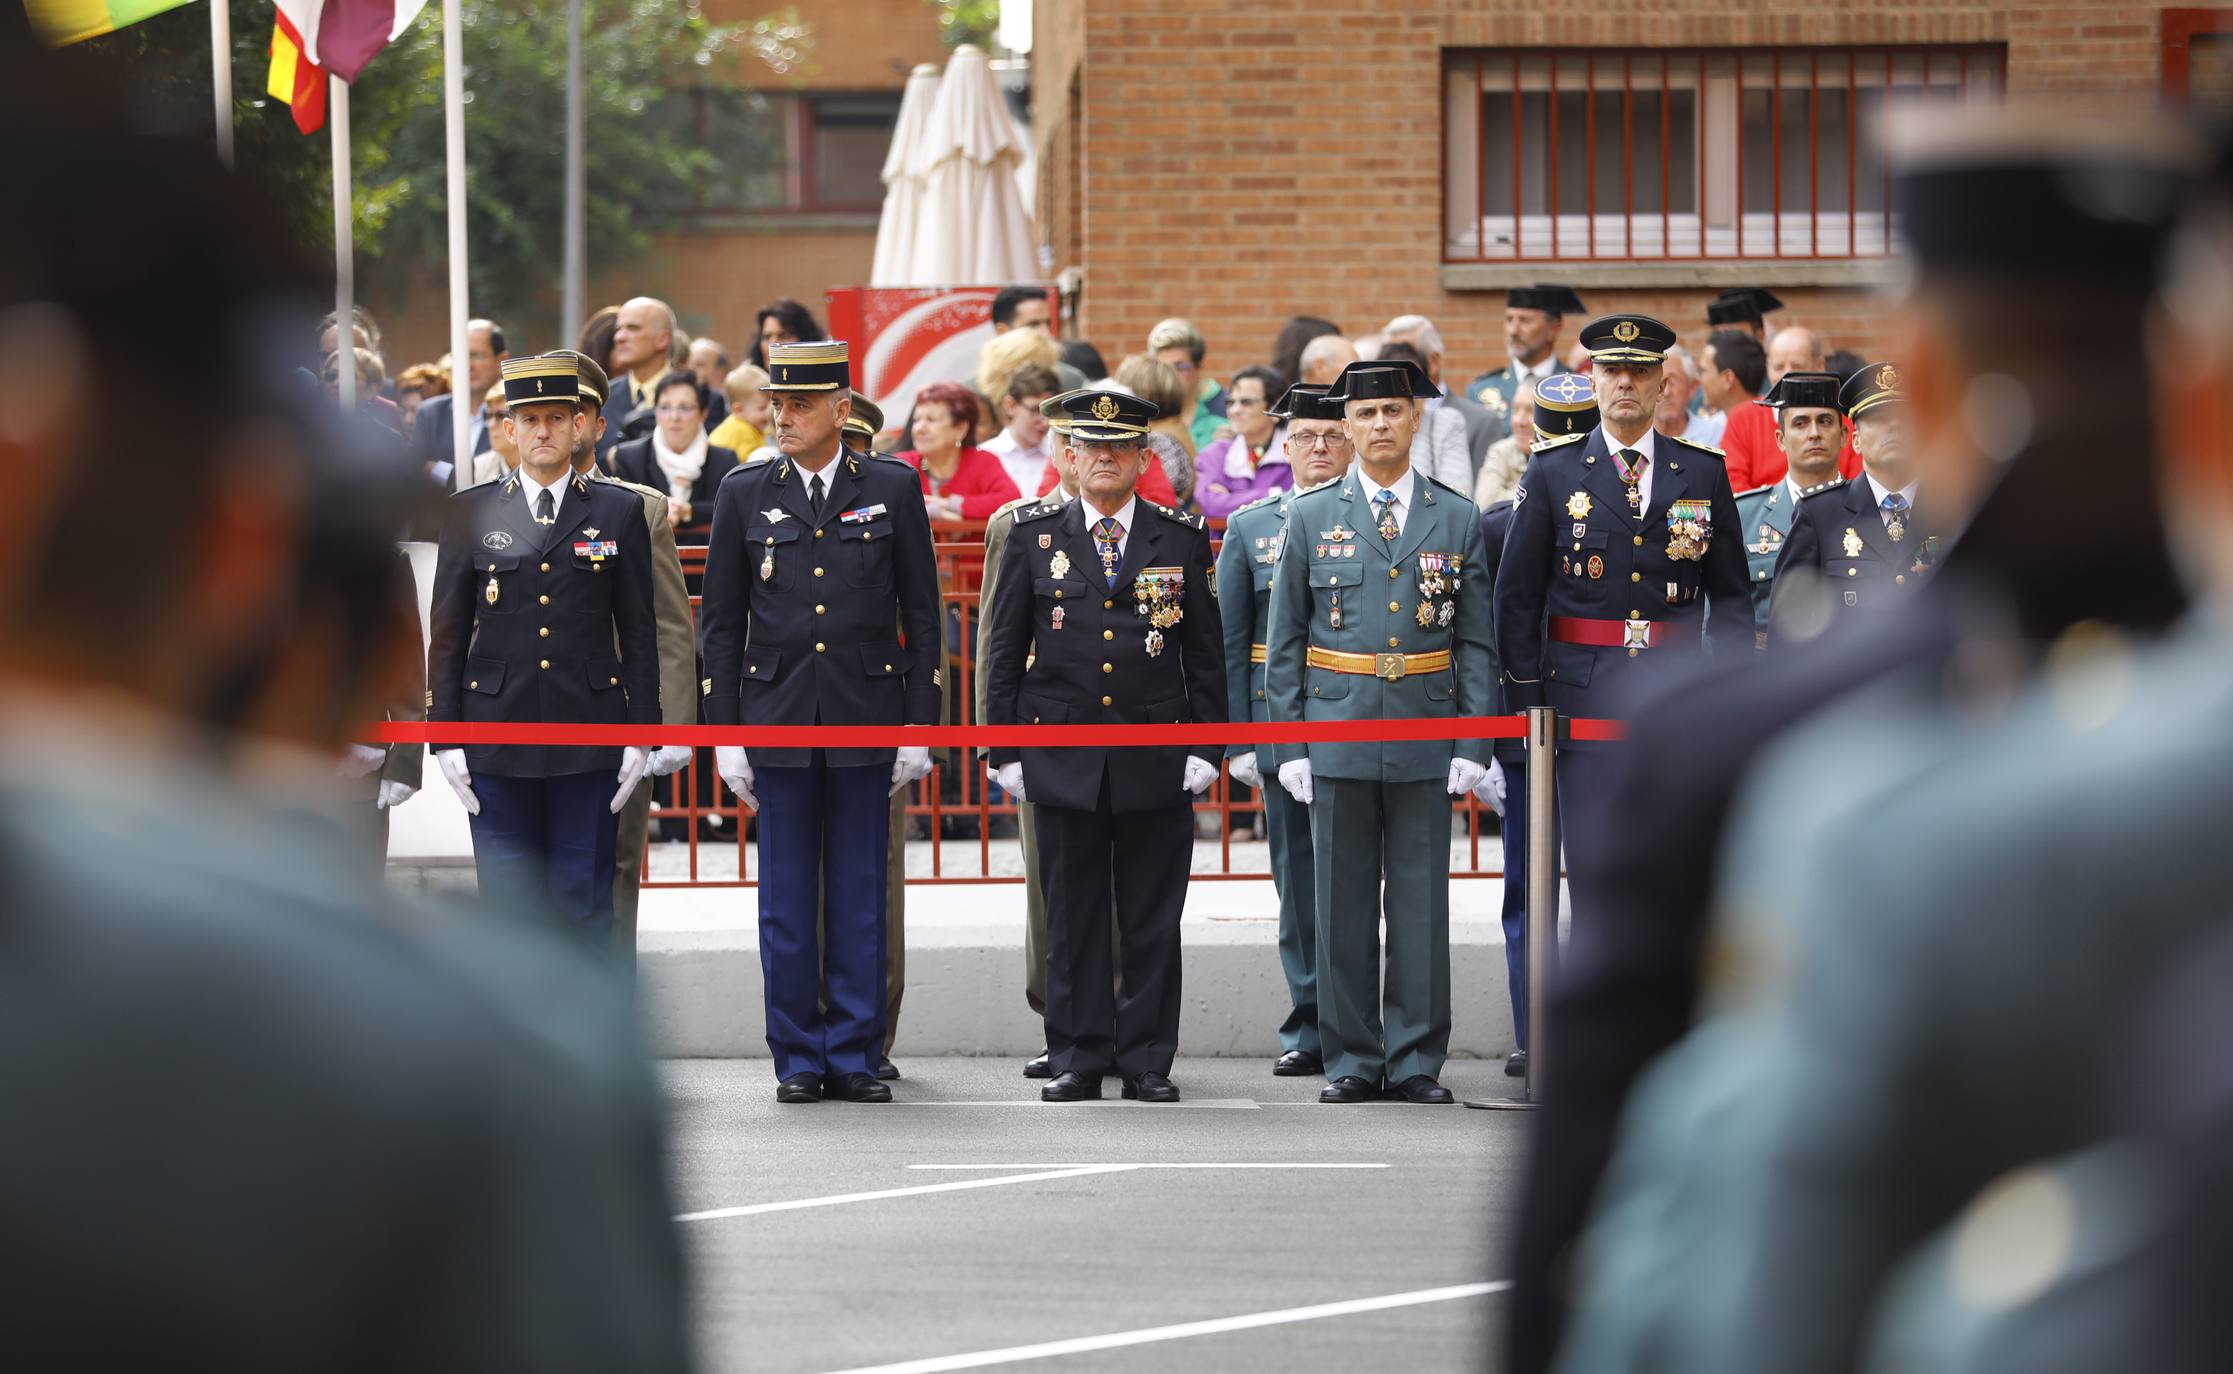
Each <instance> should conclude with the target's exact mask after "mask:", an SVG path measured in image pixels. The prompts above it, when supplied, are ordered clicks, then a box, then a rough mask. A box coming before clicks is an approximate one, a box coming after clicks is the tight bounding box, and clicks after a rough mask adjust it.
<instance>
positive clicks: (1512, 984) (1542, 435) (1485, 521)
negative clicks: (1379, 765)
mask: <svg viewBox="0 0 2233 1374" xmlns="http://www.w3.org/2000/svg"><path fill="white" fill-rule="evenodd" d="M1597 422H1598V415H1597V393H1596V391H1594V390H1593V389H1591V387H1590V384H1589V379H1588V378H1587V377H1584V376H1582V375H1581V374H1580V373H1577V372H1562V373H1559V374H1558V375H1557V376H1555V377H1547V378H1545V379H1544V380H1543V381H1542V382H1540V383H1538V384H1537V386H1536V388H1535V432H1536V436H1537V438H1536V443H1537V444H1538V445H1541V444H1547V443H1555V442H1556V441H1558V440H1560V439H1563V438H1565V437H1566V436H1567V435H1569V434H1588V433H1589V432H1590V431H1591V430H1593V429H1595V428H1597ZM1531 452H1532V451H1531ZM1512 509H1513V507H1512V503H1511V502H1510V501H1498V502H1496V503H1495V504H1493V505H1491V506H1489V507H1488V508H1486V509H1485V510H1483V511H1482V512H1481V539H1482V543H1483V546H1484V552H1485V553H1486V556H1487V557H1488V560H1489V565H1490V567H1492V568H1494V567H1496V566H1497V565H1498V564H1500V563H1502V562H1503V560H1504V539H1505V536H1506V534H1508V533H1509V532H1510V530H1511V527H1512ZM1492 594H1493V589H1492ZM1497 695H1498V698H1499V700H1501V699H1502V697H1503V684H1501V683H1499V684H1498V688H1497ZM1505 709H1510V708H1509V707H1507V708H1505ZM1491 753H1492V756H1493V758H1494V760H1495V764H1494V767H1493V768H1492V770H1491V774H1492V776H1490V777H1488V778H1485V779H1483V780H1482V782H1481V784H1480V785H1479V786H1477V787H1475V788H1474V789H1473V795H1474V796H1475V797H1476V798H1478V799H1479V800H1480V802H1481V804H1482V805H1483V806H1486V807H1489V808H1490V809H1492V810H1494V811H1495V812H1496V813H1497V814H1498V815H1500V816H1502V817H1503V818H1504V821H1503V825H1502V826H1501V827H1500V828H1499V831H1498V835H1497V839H1498V841H1499V843H1500V844H1501V846H1502V848H1503V850H1504V904H1503V910H1502V913H1501V914H1502V920H1503V924H1504V985H1505V989H1506V992H1507V994H1508V995H1509V996H1510V998H1511V1001H1512V1038H1513V1040H1514V1041H1515V1042H1517V1045H1518V1048H1517V1049H1516V1050H1515V1051H1514V1052H1513V1054H1512V1055H1510V1056H1509V1057H1508V1058H1506V1059H1505V1061H1504V1072H1505V1074H1506V1076H1507V1077H1511V1078H1519V1077H1522V1076H1524V1075H1525V1074H1526V1073H1527V1019H1528V1011H1527V999H1528V983H1527V825H1528V806H1527V741H1525V740H1519V739H1500V740H1497V741H1496V742H1495V744H1494V745H1493V746H1492V749H1491ZM1548 823H1549V825H1550V826H1551V828H1552V831H1553V838H1552V842H1551V852H1552V853H1554V854H1555V853H1557V852H1558V841H1557V836H1556V832H1557V829H1558V817H1557V816H1556V815H1555V814H1554V815H1553V816H1551V818H1550V820H1549V822H1548Z"/></svg>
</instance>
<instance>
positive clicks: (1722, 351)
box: [1698, 329, 1787, 491]
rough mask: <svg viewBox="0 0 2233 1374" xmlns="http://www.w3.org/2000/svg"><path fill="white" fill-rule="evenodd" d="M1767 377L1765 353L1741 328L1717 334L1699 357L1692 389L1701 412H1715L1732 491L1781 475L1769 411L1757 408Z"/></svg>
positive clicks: (1781, 462)
mask: <svg viewBox="0 0 2233 1374" xmlns="http://www.w3.org/2000/svg"><path fill="white" fill-rule="evenodd" d="M1767 378H1768V355H1767V351H1766V350H1765V349H1763V348H1762V347H1761V346H1760V341H1759V340H1758V339H1756V338H1754V337H1753V336H1752V335H1750V334H1748V333H1746V332H1745V331H1744V330H1742V329H1717V330H1715V331H1714V332H1713V333H1712V334H1711V335H1709V336H1708V337H1707V339H1706V350H1705V352H1704V353H1703V354H1701V355H1700V357H1699V367H1698V385H1699V388H1700V389H1701V390H1702V391H1704V392H1705V396H1706V408H1707V409H1709V410H1716V411H1719V412H1721V414H1722V417H1723V424H1722V428H1721V452H1722V455H1723V457H1724V459H1725V461H1726V462H1727V463H1728V466H1729V485H1730V489H1731V490H1733V491H1750V490H1752V489H1753V488H1754V487H1764V486H1766V485H1767V484H1768V483H1770V482H1773V481H1775V480H1776V479H1778V478H1780V477H1782V476H1783V473H1784V469H1785V467H1786V466H1787V465H1786V463H1785V462H1784V457H1783V446H1782V445H1781V444H1779V443H1778V442H1777V441H1776V417H1775V412H1774V411H1772V410H1770V409H1768V408H1767V407H1766V406H1764V405H1762V404H1760V401H1759V396H1760V391H1761V388H1762V386H1764V385H1765V384H1766V382H1767Z"/></svg>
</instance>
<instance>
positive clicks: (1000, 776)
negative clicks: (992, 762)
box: [992, 762, 1031, 801]
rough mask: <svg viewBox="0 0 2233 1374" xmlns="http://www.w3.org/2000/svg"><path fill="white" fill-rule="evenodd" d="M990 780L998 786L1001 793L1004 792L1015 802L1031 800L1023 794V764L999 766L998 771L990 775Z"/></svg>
mask: <svg viewBox="0 0 2233 1374" xmlns="http://www.w3.org/2000/svg"><path fill="white" fill-rule="evenodd" d="M992 780H993V781H994V782H997V783H999V784H1000V790H1001V791H1003V792H1006V793H1007V794H1008V795H1009V796H1011V797H1014V798H1015V799H1016V800H1017V801H1030V800H1031V798H1029V797H1027V796H1025V795H1024V792H1023V764H1022V763H1021V762H1017V763H1004V764H1002V765H1000V771H999V772H997V773H995V774H993V775H992Z"/></svg>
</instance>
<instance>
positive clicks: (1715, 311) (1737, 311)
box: [1706, 286, 1783, 324]
mask: <svg viewBox="0 0 2233 1374" xmlns="http://www.w3.org/2000/svg"><path fill="white" fill-rule="evenodd" d="M1781 309H1783V302H1782V301H1780V300H1777V299H1776V295H1775V293H1774V292H1773V291H1770V290H1768V289H1767V288H1766V287H1762V286H1732V287H1730V288H1729V289H1728V290H1727V291H1724V292H1722V293H1721V294H1720V295H1718V296H1716V297H1714V298H1713V299H1712V300H1710V301H1708V302H1706V323H1707V324H1759V323H1760V322H1761V321H1762V320H1764V319H1766V318H1767V317H1768V316H1769V315H1772V314H1774V313H1775V312H1776V311H1778V310H1781Z"/></svg>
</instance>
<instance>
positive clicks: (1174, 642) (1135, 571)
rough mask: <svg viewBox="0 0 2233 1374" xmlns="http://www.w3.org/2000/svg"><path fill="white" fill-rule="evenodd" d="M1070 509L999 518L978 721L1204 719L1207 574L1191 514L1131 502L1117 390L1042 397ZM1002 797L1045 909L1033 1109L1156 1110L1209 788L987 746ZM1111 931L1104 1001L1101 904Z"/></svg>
mask: <svg viewBox="0 0 2233 1374" xmlns="http://www.w3.org/2000/svg"><path fill="white" fill-rule="evenodd" d="M1055 399H1056V401H1057V403H1058V404H1059V408H1060V409H1061V410H1062V411H1063V412H1064V415H1065V417H1066V429H1065V430H1064V432H1063V442H1064V443H1065V444H1066V445H1067V446H1068V447H1069V448H1070V450H1071V453H1070V459H1071V461H1072V462H1073V463H1075V464H1076V465H1077V467H1078V473H1079V499H1078V500H1076V501H1073V502H1067V503H1065V502H1042V503H1041V504H1039V505H1037V506H1032V507H1025V508H1023V509H1020V510H1018V511H1017V512H1016V519H1015V526H1014V529H1013V530H1012V531H1011V533H1010V534H1009V548H1008V550H1007V553H1006V554H1005V556H1004V557H1003V558H1002V559H1001V564H1000V588H999V591H998V593H997V594H996V597H995V599H994V603H993V614H994V617H995V618H994V620H993V623H992V627H991V631H990V635H989V638H988V640H987V642H986V652H985V713H986V721H987V723H989V724H992V725H1018V724H1030V725H1058V724H1069V725H1085V724H1127V725H1130V724H1138V725H1148V724H1156V725H1161V724H1179V725H1183V724H1222V723H1223V722H1224V720H1225V719H1226V697H1225V662H1224V659H1223V657H1222V656H1221V652H1220V641H1221V639H1222V637H1223V633H1224V632H1223V628H1222V626H1221V625H1220V623H1219V615H1218V606H1217V590H1216V572H1215V569H1213V568H1212V566H1211V564H1210V540H1209V533H1208V531H1207V529H1206V528H1205V527H1204V524H1203V521H1202V519H1201V517H1200V516H1190V515H1182V514H1180V513H1179V512H1177V511H1174V510H1169V509H1167V508H1165V507H1162V506H1158V505H1154V504H1152V503H1150V502H1146V501H1142V500H1140V499H1138V497H1137V496H1136V495H1135V494H1134V493H1135V489H1136V488H1137V486H1138V484H1139V480H1140V475H1141V474H1142V473H1143V472H1144V471H1145V470H1146V468H1147V465H1148V464H1149V463H1152V462H1154V461H1156V460H1155V456H1154V454H1153V453H1152V452H1150V451H1149V449H1148V448H1147V432H1148V430H1147V426H1148V422H1149V421H1151V420H1153V419H1154V418H1155V417H1156V416H1157V415H1158V414H1159V413H1160V412H1159V411H1158V410H1157V409H1156V407H1155V406H1154V405H1153V404H1151V403H1149V402H1147V401H1143V400H1141V399H1139V398H1138V397H1134V396H1122V395H1118V394H1116V393H1114V392H1109V391H1098V390H1092V389H1087V390H1081V391H1071V392H1065V393H1064V394H1063V395H1062V396H1060V397H1057V398H1055ZM992 761H993V765H994V767H995V769H996V771H997V776H998V779H999V782H1000V785H1001V787H1002V788H1004V789H1006V790H1007V791H1008V792H1009V793H1011V794H1013V795H1015V796H1016V797H1018V798H1021V799H1026V800H1029V801H1031V802H1033V803H1034V804H1035V814H1036V819H1037V822H1038V827H1039V857H1040V864H1041V870H1040V880H1041V882H1042V883H1043V884H1044V887H1045V891H1046V902H1047V1017H1046V1020H1047V1053H1048V1059H1049V1063H1050V1066H1051V1067H1052V1068H1053V1070H1054V1075H1055V1076H1054V1078H1053V1079H1052V1080H1051V1081H1050V1082H1049V1083H1048V1084H1047V1086H1046V1087H1045V1088H1043V1089H1041V1090H1040V1097H1041V1098H1043V1099H1044V1100H1046V1101H1049V1102H1076V1101H1080V1100H1083V1099H1087V1098H1098V1097H1099V1096H1100V1095H1101V1080H1102V1078H1103V1077H1104V1076H1105V1075H1107V1074H1108V1073H1110V1072H1112V1071H1114V1072H1115V1073H1118V1074H1120V1075H1122V1077H1123V1079H1124V1095H1125V1096H1126V1097H1128V1098H1137V1099H1139V1100H1140V1101H1142V1102H1176V1101H1178V1098H1179V1092H1178V1089H1177V1087H1176V1086H1174V1085H1173V1084H1172V1082H1171V1078H1170V1073H1171V1061H1172V1059H1173V1058H1174V1057H1175V1056H1176V1054H1177V1052H1178V1030H1179V918H1180V915H1181V913H1182V912H1183V910H1184V908H1185V904H1186V884H1187V873H1188V871H1189V868H1190V866H1191V862H1192V855H1193V848H1194V846H1193V837H1194V816H1193V810H1192V807H1191V803H1192V801H1193V798H1194V797H1195V796H1196V795H1198V794H1199V793H1201V792H1202V791H1203V790H1204V789H1205V788H1207V787H1208V786H1209V785H1210V783H1211V782H1212V781H1214V780H1215V779H1216V777H1217V770H1216V768H1215V767H1213V766H1212V765H1211V764H1210V762H1209V761H1208V760H1207V759H1205V758H1203V757H1201V756H1200V755H1199V754H1196V753H1190V752H1189V751H1188V750H1186V749H1185V748H1183V747H1176V746H1139V747H1133V748H1125V749H1105V748H1056V747H1031V748H1024V749H1017V748H1015V747H1013V746H1003V747H996V748H995V749H994V750H993V751H992ZM1112 883H1113V884H1114V887H1115V894H1116V913H1117V917H1118V919H1119V921H1120V923H1121V935H1120V942H1121V952H1120V960H1119V962H1120V964H1121V969H1122V982H1121V990H1120V991H1118V992H1117V994H1116V995H1115V997H1114V998H1113V999H1112V998H1111V996H1110V986H1111V983H1112V971H1111V969H1110V967H1109V932H1108V924H1109V916H1110V912H1109V899H1110V888H1111V885H1112Z"/></svg>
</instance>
